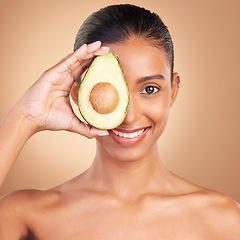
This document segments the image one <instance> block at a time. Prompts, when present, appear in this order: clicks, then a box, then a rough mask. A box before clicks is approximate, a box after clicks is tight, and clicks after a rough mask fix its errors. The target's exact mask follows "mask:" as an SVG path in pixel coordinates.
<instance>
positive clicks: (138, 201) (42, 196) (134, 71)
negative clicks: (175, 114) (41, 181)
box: [0, 37, 240, 240]
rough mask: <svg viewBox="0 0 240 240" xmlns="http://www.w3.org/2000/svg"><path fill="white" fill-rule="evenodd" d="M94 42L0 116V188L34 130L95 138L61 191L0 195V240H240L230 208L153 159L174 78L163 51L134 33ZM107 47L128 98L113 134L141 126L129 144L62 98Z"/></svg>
mask: <svg viewBox="0 0 240 240" xmlns="http://www.w3.org/2000/svg"><path fill="white" fill-rule="evenodd" d="M100 44H101V43H99V42H96V43H93V44H91V45H88V46H86V45H85V46H83V47H81V48H80V49H79V50H77V51H76V52H75V53H73V54H71V55H70V56H68V57H66V58H65V59H64V60H62V61H61V62H60V63H58V64H57V65H56V66H54V67H53V68H51V69H50V70H48V71H46V72H45V73H44V74H43V75H42V76H41V77H40V78H39V80H38V81H37V82H36V83H35V84H34V85H33V86H32V87H31V88H30V89H29V90H28V92H27V93H26V94H25V95H24V96H23V98H22V99H21V100H20V101H19V102H18V103H17V104H16V106H15V107H14V108H13V109H12V110H11V111H10V112H9V113H8V114H7V115H6V117H5V118H4V119H3V121H2V123H1V126H0V136H1V139H2V140H1V145H0V147H1V149H0V153H1V154H0V164H1V166H0V176H1V182H3V181H4V178H5V177H6V175H7V173H8V171H9V169H10V168H11V166H12V165H13V164H14V162H15V161H16V159H17V156H18V154H19V152H20V151H21V149H22V147H23V146H24V144H25V143H26V141H27V140H28V139H29V138H30V137H31V136H32V135H33V134H35V133H36V132H38V131H42V130H45V129H48V130H67V131H71V132H75V133H78V134H80V135H83V136H85V137H88V138H93V137H95V138H96V140H97V152H96V156H95V159H94V162H93V164H92V166H91V167H90V168H89V169H88V170H87V171H85V172H84V173H82V174H81V175H79V176H78V177H76V178H74V179H72V180H70V181H68V182H66V183H64V184H62V185H60V186H57V187H55V188H53V189H49V190H46V191H38V190H24V191H18V192H15V193H11V194H9V195H7V196H5V197H3V198H2V199H1V200H0V213H1V214H0V236H1V240H16V239H21V240H27V239H39V240H46V239H47V240H51V239H54V240H55V239H58V240H66V239H69V240H79V239H88V240H112V239H114V240H122V239H125V240H148V239H164V240H168V239H171V240H172V239H174V240H178V239H181V240H183V239H184V240H188V239H191V240H192V239H194V240H198V239H199V240H200V239H201V240H203V239H204V240H208V239H209V240H215V239H216V240H230V239H231V240H239V239H240V208H239V205H238V204H237V203H236V202H234V201H232V200H231V199H229V198H228V197H226V196H223V195H222V194H219V193H216V192H214V191H211V190H207V189H203V188H201V187H199V186H196V185H194V184H192V183H189V182H187V181H185V180H183V179H181V178H179V177H177V176H175V175H174V174H173V173H171V172H169V171H168V170H167V169H166V168H165V167H164V165H163V163H162V159H161V158H160V155H159V152H158V148H157V139H158V138H159V137H160V136H161V134H162V132H163V131H164V129H165V126H166V124H167V119H168V115H169V110H170V108H171V106H172V105H173V103H174V101H175V100H176V97H177V93H178V83H179V82H180V78H179V75H178V74H177V73H175V74H174V76H173V81H172V82H171V75H170V68H169V64H168V61H167V59H166V56H165V53H164V52H163V50H162V49H159V48H156V47H154V46H152V45H151V44H150V43H149V42H148V41H146V40H144V39H139V38H136V37H132V38H131V39H130V40H128V41H126V42H124V43H122V44H121V43H116V44H109V45H106V46H105V48H101V46H100ZM109 49H110V51H111V52H113V53H114V54H116V55H117V56H118V57H119V60H120V62H121V66H122V69H123V73H124V75H125V78H126V81H127V84H128V87H129V92H130V105H129V110H128V113H127V116H126V118H125V120H124V121H123V123H122V124H121V125H120V126H119V127H117V128H116V129H115V131H116V132H118V133H119V132H120V133H121V134H132V133H135V132H138V131H140V130H144V131H143V132H141V134H140V135H139V136H136V137H135V138H131V139H129V138H123V137H120V136H117V135H116V134H115V133H113V131H112V130H110V131H108V132H106V131H102V130H98V129H95V128H92V127H90V126H89V125H87V124H84V123H82V122H80V120H79V119H78V118H77V117H76V116H75V114H74V113H73V111H72V108H71V105H70V102H69V94H70V92H71V96H72V98H73V100H74V101H75V102H76V103H77V92H78V85H77V83H76V82H75V79H77V78H78V77H79V76H80V75H81V74H82V73H83V72H84V70H85V69H86V68H87V67H88V66H89V64H90V63H91V61H92V58H93V57H94V56H96V55H99V54H105V53H107V52H108V51H109ZM39 91H40V92H39ZM36 103H38V104H36ZM63 112H64V114H63ZM3 136H4V141H3ZM80 160H81V161H84V159H80ZM179 161H180V160H179Z"/></svg>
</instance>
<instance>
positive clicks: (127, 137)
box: [110, 127, 150, 146]
mask: <svg viewBox="0 0 240 240" xmlns="http://www.w3.org/2000/svg"><path fill="white" fill-rule="evenodd" d="M149 129H150V127H146V128H142V129H136V130H130V131H129V130H121V129H112V130H110V135H111V136H112V138H113V139H114V140H115V141H116V142H118V143H120V144H122V145H125V146H130V145H133V144H136V143H138V142H140V141H141V140H142V139H143V138H144V137H145V136H146V134H147V132H148V130H149Z"/></svg>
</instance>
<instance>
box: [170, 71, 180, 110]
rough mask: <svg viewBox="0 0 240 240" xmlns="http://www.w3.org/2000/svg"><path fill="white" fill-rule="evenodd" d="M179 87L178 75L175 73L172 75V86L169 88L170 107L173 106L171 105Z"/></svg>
mask: <svg viewBox="0 0 240 240" xmlns="http://www.w3.org/2000/svg"><path fill="white" fill-rule="evenodd" d="M179 86H180V76H179V74H178V73H176V72H175V73H174V74H173V81H172V86H171V104H170V106H172V105H173V103H174V102H175V100H176V98H177V94H178V89H179Z"/></svg>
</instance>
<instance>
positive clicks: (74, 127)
mask: <svg viewBox="0 0 240 240" xmlns="http://www.w3.org/2000/svg"><path fill="white" fill-rule="evenodd" d="M68 131H70V132H74V133H78V134H80V135H83V136H85V137H87V138H94V137H97V136H106V135H108V134H109V133H108V131H107V130H100V129H97V128H94V127H92V126H90V125H89V124H87V123H85V122H82V121H80V120H79V119H78V118H77V116H76V117H74V118H73V119H72V122H71V125H70V126H69V129H68Z"/></svg>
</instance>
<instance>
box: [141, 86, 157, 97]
mask: <svg viewBox="0 0 240 240" xmlns="http://www.w3.org/2000/svg"><path fill="white" fill-rule="evenodd" d="M148 88H150V89H151V90H150V93H148V92H147V89H148ZM159 91H160V88H159V87H156V86H152V85H150V86H147V87H145V88H144V89H143V90H142V91H141V92H140V93H142V94H148V95H151V94H155V93H157V92H159Z"/></svg>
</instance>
